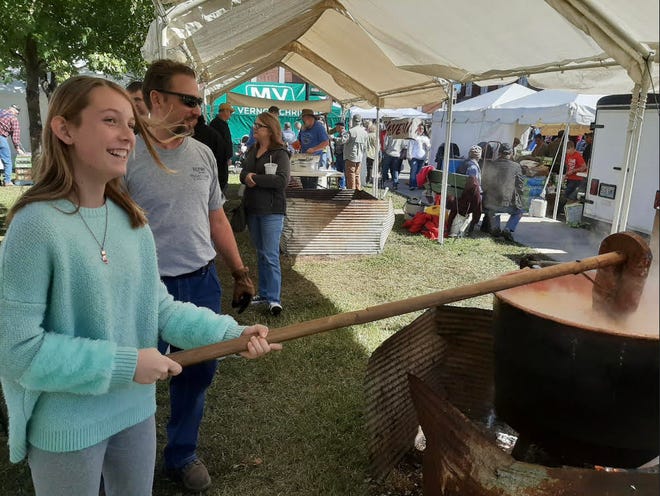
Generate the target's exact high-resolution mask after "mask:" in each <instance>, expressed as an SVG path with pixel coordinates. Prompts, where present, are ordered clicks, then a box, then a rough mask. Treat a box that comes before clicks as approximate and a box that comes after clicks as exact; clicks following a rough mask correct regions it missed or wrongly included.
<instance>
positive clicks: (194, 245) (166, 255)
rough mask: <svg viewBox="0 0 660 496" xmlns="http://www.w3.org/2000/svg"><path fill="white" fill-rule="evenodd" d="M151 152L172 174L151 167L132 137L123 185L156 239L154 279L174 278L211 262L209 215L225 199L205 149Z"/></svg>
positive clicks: (188, 146)
mask: <svg viewBox="0 0 660 496" xmlns="http://www.w3.org/2000/svg"><path fill="white" fill-rule="evenodd" d="M157 150H158V154H159V156H160V159H161V161H162V162H163V163H164V164H165V165H166V166H167V167H168V168H169V169H170V170H172V171H174V172H173V173H167V172H166V171H164V170H162V169H161V168H160V167H158V165H156V163H155V162H154V160H153V158H152V157H151V155H150V154H149V151H148V150H147V148H146V146H145V144H144V141H143V140H142V138H141V137H140V136H138V137H137V143H136V145H135V154H134V156H133V157H132V158H131V159H129V161H128V169H127V172H126V177H125V181H126V185H127V187H128V191H129V193H130V194H131V196H132V197H133V199H134V200H135V201H136V202H137V203H138V205H140V207H142V208H143V209H144V210H145V212H146V213H147V218H148V219H149V226H150V227H151V230H152V231H153V233H154V237H155V238H156V250H157V252H158V269H159V272H160V275H161V276H178V275H181V274H187V273H188V272H193V271H195V270H197V269H199V268H200V267H203V266H204V265H206V264H207V263H208V262H209V261H211V260H213V259H214V258H215V255H216V252H215V246H214V245H213V241H212V240H211V226H210V222H209V212H211V211H213V210H218V209H220V208H222V205H223V203H224V202H225V198H224V196H223V195H222V192H221V191H220V185H219V184H218V168H217V166H216V162H215V158H214V157H213V153H212V152H211V150H210V149H209V147H207V146H206V145H204V144H202V143H200V142H199V141H196V140H194V139H191V138H185V139H184V140H183V143H182V144H181V145H180V146H179V147H177V148H175V149H173V150H165V149H162V148H157Z"/></svg>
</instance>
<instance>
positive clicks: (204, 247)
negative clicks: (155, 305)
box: [108, 60, 255, 492]
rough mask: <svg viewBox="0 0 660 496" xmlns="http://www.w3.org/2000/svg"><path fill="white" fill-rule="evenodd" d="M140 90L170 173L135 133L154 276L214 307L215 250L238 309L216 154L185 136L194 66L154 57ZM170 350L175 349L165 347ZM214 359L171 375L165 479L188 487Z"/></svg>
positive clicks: (131, 182) (196, 105) (200, 486)
mask: <svg viewBox="0 0 660 496" xmlns="http://www.w3.org/2000/svg"><path fill="white" fill-rule="evenodd" d="M142 89H143V93H144V100H145V103H146V104H147V107H148V108H149V111H150V116H151V119H152V122H154V123H157V124H153V125H152V127H150V130H151V132H152V133H153V135H154V136H155V137H156V138H157V139H158V143H157V148H158V154H159V156H160V159H161V160H162V162H163V163H164V164H165V165H166V166H167V167H168V168H169V169H170V170H171V171H173V172H171V173H168V172H167V171H163V170H162V169H161V168H159V167H157V166H156V164H155V163H154V161H153V159H152V157H151V155H150V154H149V153H148V151H147V149H146V146H145V143H144V141H143V140H142V138H141V137H140V136H138V138H137V143H136V146H135V152H134V153H135V155H134V158H132V159H130V160H129V163H128V168H127V174H126V185H127V186H128V190H129V192H130V193H131V195H132V196H133V198H134V199H135V201H137V203H138V204H139V205H140V206H141V207H142V208H144V210H145V211H146V213H147V217H148V219H149V225H150V227H151V230H152V231H153V234H154V238H155V240H156V249H157V252H158V266H159V271H160V275H161V278H162V280H163V282H164V283H165V285H166V286H167V289H168V291H169V292H170V294H171V295H172V296H173V297H174V298H175V299H176V300H180V301H188V302H191V303H194V304H196V305H198V306H204V307H207V308H210V309H211V310H213V311H215V312H217V313H220V298H221V287H220V281H219V279H218V275H217V273H216V268H215V261H214V259H215V256H216V250H217V253H219V254H220V256H221V257H222V259H223V261H224V262H225V264H226V265H227V266H228V268H229V270H231V272H232V275H233V277H234V281H235V286H234V295H233V300H232V306H240V307H241V309H245V308H246V307H247V305H248V304H249V302H250V300H251V299H252V296H254V294H255V291H254V286H253V284H252V281H251V280H250V278H249V275H248V274H249V273H248V269H247V268H246V267H245V266H244V265H243V262H242V260H241V256H240V254H239V252H238V247H237V246H236V240H235V238H234V235H233V233H232V230H231V226H230V225H229V221H228V220H227V217H226V215H225V213H224V211H223V208H222V205H223V203H224V201H225V198H224V196H223V195H222V192H221V191H220V186H219V184H218V175H217V174H218V173H217V166H216V160H215V158H214V156H213V154H212V153H211V150H210V149H209V148H208V147H207V146H206V145H204V144H202V143H200V142H198V141H196V140H194V139H192V138H190V135H191V134H192V132H193V128H194V127H195V124H196V123H197V119H198V118H199V116H200V115H201V109H200V104H201V103H202V99H201V98H200V97H199V88H198V85H197V80H196V75H195V72H194V71H193V70H192V69H191V68H189V67H188V66H186V65H184V64H181V63H178V62H174V61H171V60H157V61H155V62H154V63H153V64H151V66H150V67H149V69H148V70H147V73H146V75H145V78H144V81H143V86H142ZM108 234H109V235H111V233H108ZM239 311H241V310H239ZM167 347H168V344H167V343H160V344H159V350H160V351H161V353H164V352H165V351H166V349H167ZM170 350H171V351H175V350H176V348H174V347H171V346H170ZM216 366H217V362H216V361H215V360H212V361H209V362H205V363H202V364H199V365H194V366H191V367H186V368H185V369H184V371H183V372H182V373H181V374H180V375H178V376H177V377H176V378H173V380H171V381H170V407H171V415H170V420H169V423H168V425H167V446H166V447H165V451H164V468H165V472H166V474H167V475H168V476H169V477H170V478H172V479H174V480H177V481H179V482H181V483H182V484H183V486H184V487H185V488H186V489H188V490H190V491H194V492H199V491H204V490H206V489H208V487H209V486H210V485H211V478H210V476H209V474H208V471H207V469H206V467H205V466H204V464H203V463H202V462H201V461H200V460H199V459H198V458H197V453H196V449H197V443H198V435H199V426H200V423H201V420H202V416H203V410H204V398H205V393H206V389H207V388H208V386H209V385H210V384H211V381H212V379H213V376H214V374H215V370H216Z"/></svg>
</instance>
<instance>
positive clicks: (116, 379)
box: [0, 77, 280, 496]
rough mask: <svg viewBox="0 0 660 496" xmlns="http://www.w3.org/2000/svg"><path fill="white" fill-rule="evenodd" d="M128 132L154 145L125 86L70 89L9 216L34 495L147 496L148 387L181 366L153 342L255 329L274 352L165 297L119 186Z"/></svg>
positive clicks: (21, 449) (9, 378)
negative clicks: (102, 495)
mask: <svg viewBox="0 0 660 496" xmlns="http://www.w3.org/2000/svg"><path fill="white" fill-rule="evenodd" d="M134 129H137V131H138V132H140V133H141V134H142V136H144V137H145V139H146V140H147V142H148V141H149V136H150V135H149V131H148V129H147V128H146V126H144V125H143V124H142V121H141V120H140V118H139V117H137V115H136V112H135V109H134V107H133V105H132V103H131V101H130V98H129V96H128V94H127V93H126V92H125V91H124V90H123V89H122V88H121V87H120V86H118V85H116V84H114V83H112V82H109V81H106V80H103V79H97V78H90V77H75V78H72V79H69V80H68V81H66V82H65V83H63V84H62V85H61V86H60V87H59V88H58V89H57V91H56V92H55V94H54V95H53V97H52V99H51V102H50V110H49V113H48V119H47V121H46V124H45V126H44V133H43V151H42V157H41V163H40V167H39V170H38V177H37V181H36V184H35V185H34V186H33V187H32V188H31V189H29V190H28V191H27V192H26V193H25V195H24V196H23V197H22V198H20V199H19V200H18V202H17V203H16V204H15V205H14V207H13V208H12V210H11V212H10V213H9V217H8V222H10V223H11V224H10V226H9V229H8V231H7V234H6V236H5V239H4V241H3V243H2V245H1V246H0V378H1V380H2V387H3V390H4V395H5V399H6V402H7V409H8V411H9V424H10V425H9V431H10V432H9V451H10V460H11V461H12V462H19V461H20V460H22V459H23V458H24V457H25V456H27V457H28V461H29V464H30V469H31V472H32V480H33V483H34V486H35V490H36V494H37V495H38V496H40V495H46V494H47V495H49V496H65V495H67V496H68V495H74V494H75V495H80V496H87V495H89V496H92V495H95V496H96V495H98V491H99V483H100V479H101V474H103V478H104V483H105V492H106V494H107V495H108V496H113V495H126V494H130V495H135V496H138V495H139V496H147V495H150V494H151V486H152V481H153V471H154V464H155V454H156V436H155V422H154V412H155V410H156V403H155V384H154V383H155V381H157V380H159V379H167V378H168V377H169V376H171V375H176V374H178V373H180V372H181V367H180V366H179V364H177V363H176V362H174V361H172V360H171V359H169V358H168V357H166V356H164V355H161V354H160V353H159V352H158V350H157V349H156V345H157V342H158V337H159V336H161V337H163V339H165V340H166V341H168V342H170V343H173V344H175V345H176V346H178V347H180V348H191V347H196V346H201V345H205V344H210V343H214V342H217V341H221V340H225V339H231V338H235V337H237V336H239V335H241V334H244V335H250V336H252V337H251V341H250V343H249V344H248V349H247V351H246V352H244V353H243V356H245V357H247V358H254V357H257V356H260V355H263V354H265V353H268V352H269V351H270V350H273V349H280V346H279V345H274V344H273V345H269V343H268V342H267V341H266V339H265V337H266V335H267V333H268V329H267V328H266V327H264V326H260V325H255V326H252V327H246V328H244V327H241V326H238V325H237V324H236V322H235V321H234V320H233V319H232V318H231V317H228V316H220V315H217V314H215V313H214V312H212V311H210V310H207V309H200V308H197V307H195V306H193V305H190V304H184V303H179V302H175V301H174V300H173V299H172V297H171V296H169V295H168V293H167V290H166V289H165V287H164V285H163V284H162V283H161V282H160V279H159V276H158V268H157V264H156V251H155V245H154V240H153V237H152V235H151V231H150V230H149V228H148V226H147V225H146V218H145V216H144V213H143V212H142V211H141V210H140V209H139V207H138V206H137V205H136V204H135V203H134V202H133V201H132V200H131V198H130V197H129V196H128V194H127V193H126V192H125V191H124V190H123V189H122V186H121V184H122V183H121V177H122V176H123V175H124V174H125V172H126V162H127V159H128V156H129V154H130V153H131V151H132V150H133V146H134V145H135V134H134ZM149 149H150V152H151V153H152V154H154V158H156V155H155V152H154V150H153V148H152V147H151V145H149ZM156 160H157V161H158V159H157V158H156Z"/></svg>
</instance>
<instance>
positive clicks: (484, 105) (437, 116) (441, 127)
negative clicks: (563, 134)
mask: <svg viewBox="0 0 660 496" xmlns="http://www.w3.org/2000/svg"><path fill="white" fill-rule="evenodd" d="M534 93H536V92H535V91H534V90H532V89H529V88H526V87H524V86H521V85H519V84H515V83H514V84H511V85H508V86H504V87H502V88H499V89H497V90H495V91H489V92H488V93H484V94H482V95H479V96H476V97H474V98H470V99H468V100H465V101H462V102H460V103H457V104H456V105H454V108H453V115H452V133H451V141H452V143H456V144H457V145H458V148H459V150H460V152H461V156H467V150H468V149H469V148H470V146H472V145H474V144H477V143H479V142H481V141H490V140H495V141H507V142H509V143H510V142H512V141H513V138H514V137H515V136H517V137H519V138H521V140H522V139H523V137H524V136H523V135H524V134H525V132H526V130H527V129H528V127H529V126H519V125H518V123H517V122H499V121H488V120H487V119H486V110H488V109H492V108H498V107H499V106H501V105H503V104H506V103H507V102H510V101H512V100H517V99H519V98H522V97H524V96H527V95H531V94H534ZM446 120H447V112H446V111H445V110H436V111H435V112H433V119H432V121H431V151H432V153H435V150H437V149H438V147H439V146H440V145H441V144H442V143H444V142H445V134H446V129H445V125H446ZM434 156H435V155H432V156H431V159H433V157H434Z"/></svg>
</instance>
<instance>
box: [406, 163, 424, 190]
mask: <svg viewBox="0 0 660 496" xmlns="http://www.w3.org/2000/svg"><path fill="white" fill-rule="evenodd" d="M409 162H410V180H409V181H408V186H410V187H411V188H417V187H418V186H419V185H418V184H417V174H419V171H420V170H422V167H424V159H423V158H411V159H410V160H409ZM422 186H423V185H422Z"/></svg>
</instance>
